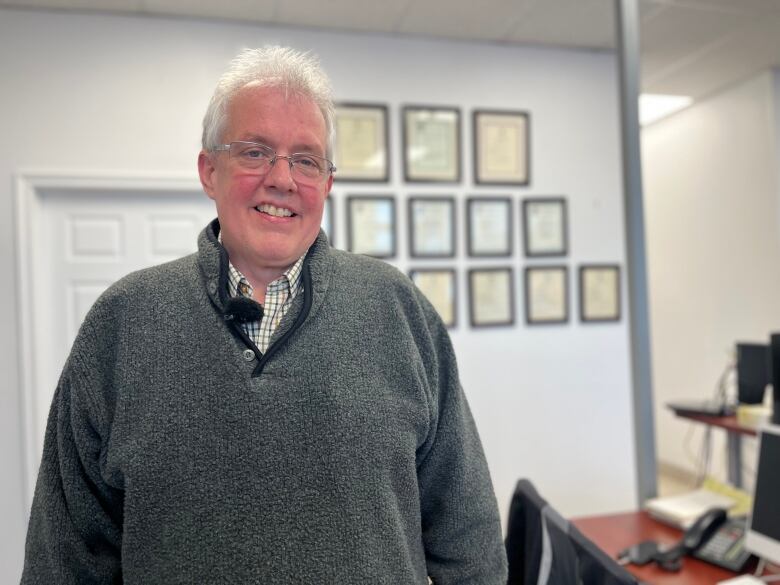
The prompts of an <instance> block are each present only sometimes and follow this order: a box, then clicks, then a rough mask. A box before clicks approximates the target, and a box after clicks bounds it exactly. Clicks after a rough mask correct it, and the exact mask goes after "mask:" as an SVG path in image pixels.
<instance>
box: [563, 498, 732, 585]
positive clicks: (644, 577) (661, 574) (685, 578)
mask: <svg viewBox="0 0 780 585" xmlns="http://www.w3.org/2000/svg"><path fill="white" fill-rule="evenodd" d="M571 522H572V524H574V525H575V526H576V527H577V528H579V529H580V531H581V532H582V533H583V534H584V535H585V536H587V537H588V538H590V539H591V540H592V541H593V542H594V543H595V544H596V545H597V546H598V547H599V548H601V549H602V550H603V551H604V552H606V553H607V554H609V555H610V556H611V557H613V558H614V557H616V556H617V553H619V552H620V551H621V550H623V549H624V548H627V547H629V546H631V545H634V544H637V543H639V542H641V541H643V540H655V541H657V542H661V543H667V544H672V543H675V542H677V541H678V540H679V538H680V536H681V535H682V533H681V532H680V531H679V530H677V529H675V528H671V527H670V526H666V525H665V524H661V523H660V522H657V521H656V520H653V519H652V518H651V517H650V516H649V515H648V514H647V512H628V513H625V514H613V515H609V516H591V517H586V518H575V519H573V520H572V521H571ZM626 569H628V571H629V572H630V573H631V574H632V575H634V576H636V577H637V579H639V580H640V581H642V582H643V583H649V584H651V585H705V584H706V585H713V584H714V583H717V582H718V581H722V580H724V579H730V578H731V577H734V576H736V573H732V572H731V571H727V570H726V569H721V568H720V567H716V566H715V565H711V564H709V563H705V562H704V561H700V560H698V559H694V558H692V557H688V556H686V557H685V558H684V560H683V565H682V569H681V570H680V571H679V572H677V573H672V572H669V571H664V570H663V569H661V568H660V567H658V566H657V565H655V564H654V563H653V564H649V565H645V566H643V567H637V566H636V565H626Z"/></svg>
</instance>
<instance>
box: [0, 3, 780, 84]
mask: <svg viewBox="0 0 780 585" xmlns="http://www.w3.org/2000/svg"><path fill="white" fill-rule="evenodd" d="M639 2H640V19H641V28H640V30H641V33H640V40H641V64H642V75H641V83H642V91H644V92H648V93H672V94H681V95H689V96H692V97H694V98H700V97H702V96H705V95H707V94H710V93H713V92H715V91H717V90H718V89H720V88H723V87H725V86H727V85H730V84H732V83H735V82H738V81H740V80H742V79H746V78H748V77H750V76H752V75H753V74H755V73H757V72H759V71H761V70H764V69H767V68H770V67H773V66H780V0H639ZM1 6H8V7H16V8H31V9H56V10H66V11H82V12H83V11H90V12H94V11H100V12H115V13H126V14H146V15H166V16H172V15H173V16H188V17H197V18H214V19H230V20H240V21H252V22H259V23H275V24H283V25H291V26H305V27H321V28H328V29H336V30H351V31H361V32H380V33H384V34H394V35H417V36H420V35H422V36H430V37H442V38H450V39H465V40H477V41H486V42H495V43H510V44H512V43H517V44H545V45H556V46H565V47H577V48H587V49H594V50H605V49H606V50H608V49H612V48H614V46H615V33H614V23H615V15H614V3H613V0H478V1H475V0H294V1H293V0H287V1H285V0H220V1H219V2H204V1H203V0H0V7H1Z"/></svg>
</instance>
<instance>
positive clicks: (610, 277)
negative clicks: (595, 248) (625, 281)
mask: <svg viewBox="0 0 780 585" xmlns="http://www.w3.org/2000/svg"><path fill="white" fill-rule="evenodd" d="M580 320H581V321H585V322H588V321H619V320H620V267H619V266H618V265H617V264H591V265H583V266H580Z"/></svg>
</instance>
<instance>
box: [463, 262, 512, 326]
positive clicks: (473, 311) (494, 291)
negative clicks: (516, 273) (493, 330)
mask: <svg viewBox="0 0 780 585" xmlns="http://www.w3.org/2000/svg"><path fill="white" fill-rule="evenodd" d="M512 278H513V277H512V269H511V268H475V269H472V270H469V317H470V320H471V325H472V327H495V326H501V325H512V324H513V323H514V322H515V305H514V286H513V280H512Z"/></svg>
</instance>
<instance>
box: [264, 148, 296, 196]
mask: <svg viewBox="0 0 780 585" xmlns="http://www.w3.org/2000/svg"><path fill="white" fill-rule="evenodd" d="M265 186H266V187H271V188H275V189H278V190H280V191H293V190H294V189H295V186H296V184H295V180H294V179H293V177H292V165H291V164H290V159H289V158H288V157H286V156H276V157H274V159H273V161H272V164H271V168H270V169H269V170H268V173H267V174H266V176H265Z"/></svg>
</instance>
